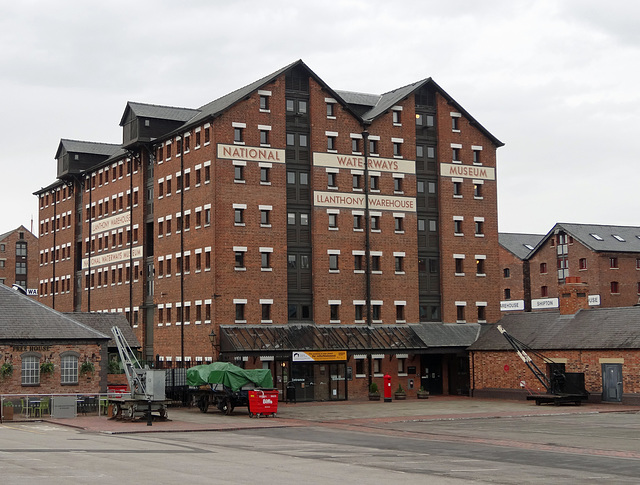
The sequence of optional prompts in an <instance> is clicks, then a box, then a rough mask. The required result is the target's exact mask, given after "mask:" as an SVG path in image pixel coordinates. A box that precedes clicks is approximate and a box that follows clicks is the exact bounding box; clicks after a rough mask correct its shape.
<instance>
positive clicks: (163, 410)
mask: <svg viewBox="0 0 640 485" xmlns="http://www.w3.org/2000/svg"><path fill="white" fill-rule="evenodd" d="M158 414H159V415H160V418H161V419H167V417H168V416H169V414H168V413H167V408H166V407H164V406H162V407H161V408H160V409H159V410H158Z"/></svg>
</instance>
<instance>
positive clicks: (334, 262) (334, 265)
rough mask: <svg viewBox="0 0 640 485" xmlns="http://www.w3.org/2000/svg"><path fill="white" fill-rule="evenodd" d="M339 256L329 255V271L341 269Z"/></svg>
mask: <svg viewBox="0 0 640 485" xmlns="http://www.w3.org/2000/svg"><path fill="white" fill-rule="evenodd" d="M338 256H339V255H338V254H330V255H329V271H339V270H340V267H339V266H338Z"/></svg>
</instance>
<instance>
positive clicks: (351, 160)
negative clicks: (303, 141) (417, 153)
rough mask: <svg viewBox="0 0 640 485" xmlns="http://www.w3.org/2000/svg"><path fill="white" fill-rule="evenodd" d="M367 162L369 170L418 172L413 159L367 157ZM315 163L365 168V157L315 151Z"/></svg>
mask: <svg viewBox="0 0 640 485" xmlns="http://www.w3.org/2000/svg"><path fill="white" fill-rule="evenodd" d="M367 162H368V165H369V167H368V168H369V170H375V171H377V172H395V173H416V162H415V161H413V160H404V159H400V158H379V157H367ZM313 165H314V166H316V167H331V168H348V169H353V170H364V157H360V156H357V155H339V154H337V153H319V152H314V154H313Z"/></svg>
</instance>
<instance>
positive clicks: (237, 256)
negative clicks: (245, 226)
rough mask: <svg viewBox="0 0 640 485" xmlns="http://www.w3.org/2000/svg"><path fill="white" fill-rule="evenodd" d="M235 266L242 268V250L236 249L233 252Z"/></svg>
mask: <svg viewBox="0 0 640 485" xmlns="http://www.w3.org/2000/svg"><path fill="white" fill-rule="evenodd" d="M235 265H236V266H235V267H236V269H239V268H243V269H244V267H245V266H244V251H236V252H235Z"/></svg>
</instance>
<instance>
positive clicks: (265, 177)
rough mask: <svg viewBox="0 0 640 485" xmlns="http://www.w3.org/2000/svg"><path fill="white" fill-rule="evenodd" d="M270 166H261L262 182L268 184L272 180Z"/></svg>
mask: <svg viewBox="0 0 640 485" xmlns="http://www.w3.org/2000/svg"><path fill="white" fill-rule="evenodd" d="M270 175H271V174H270V170H269V167H260V183H261V184H268V183H269V182H271V177H270Z"/></svg>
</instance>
